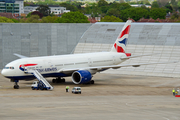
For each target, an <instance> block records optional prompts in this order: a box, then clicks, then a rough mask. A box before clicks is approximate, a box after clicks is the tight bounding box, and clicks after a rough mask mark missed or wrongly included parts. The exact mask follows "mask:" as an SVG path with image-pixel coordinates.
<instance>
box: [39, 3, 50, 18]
mask: <svg viewBox="0 0 180 120" xmlns="http://www.w3.org/2000/svg"><path fill="white" fill-rule="evenodd" d="M36 10H37V11H39V12H40V13H42V14H43V16H48V15H50V13H51V11H50V8H49V7H48V6H47V5H40V6H39V7H38V8H37V9H36Z"/></svg>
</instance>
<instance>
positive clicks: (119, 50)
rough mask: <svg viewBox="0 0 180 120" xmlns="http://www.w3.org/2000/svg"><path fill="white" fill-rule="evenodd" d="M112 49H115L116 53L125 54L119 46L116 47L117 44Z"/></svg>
mask: <svg viewBox="0 0 180 120" xmlns="http://www.w3.org/2000/svg"><path fill="white" fill-rule="evenodd" d="M114 48H115V49H116V51H117V52H123V53H125V51H124V50H123V48H122V47H121V46H117V44H116V43H115V44H114Z"/></svg>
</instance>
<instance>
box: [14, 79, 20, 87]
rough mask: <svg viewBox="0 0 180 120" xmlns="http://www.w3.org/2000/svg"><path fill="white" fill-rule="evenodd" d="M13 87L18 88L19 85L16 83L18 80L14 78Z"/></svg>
mask: <svg viewBox="0 0 180 120" xmlns="http://www.w3.org/2000/svg"><path fill="white" fill-rule="evenodd" d="M14 82H15V83H14V89H19V85H18V82H19V80H14Z"/></svg>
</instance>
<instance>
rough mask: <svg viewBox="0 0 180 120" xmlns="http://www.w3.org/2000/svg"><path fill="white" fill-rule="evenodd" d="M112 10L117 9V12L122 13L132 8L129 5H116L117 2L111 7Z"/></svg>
mask: <svg viewBox="0 0 180 120" xmlns="http://www.w3.org/2000/svg"><path fill="white" fill-rule="evenodd" d="M110 8H116V9H117V10H119V11H121V10H125V9H128V8H131V6H130V5H129V4H128V3H116V2H114V3H112V4H111V5H110Z"/></svg>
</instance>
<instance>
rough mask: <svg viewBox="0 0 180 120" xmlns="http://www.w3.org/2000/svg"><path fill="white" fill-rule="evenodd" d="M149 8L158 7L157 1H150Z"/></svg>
mask: <svg viewBox="0 0 180 120" xmlns="http://www.w3.org/2000/svg"><path fill="white" fill-rule="evenodd" d="M151 8H159V5H158V3H157V1H154V2H153V3H152V5H151Z"/></svg>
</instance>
